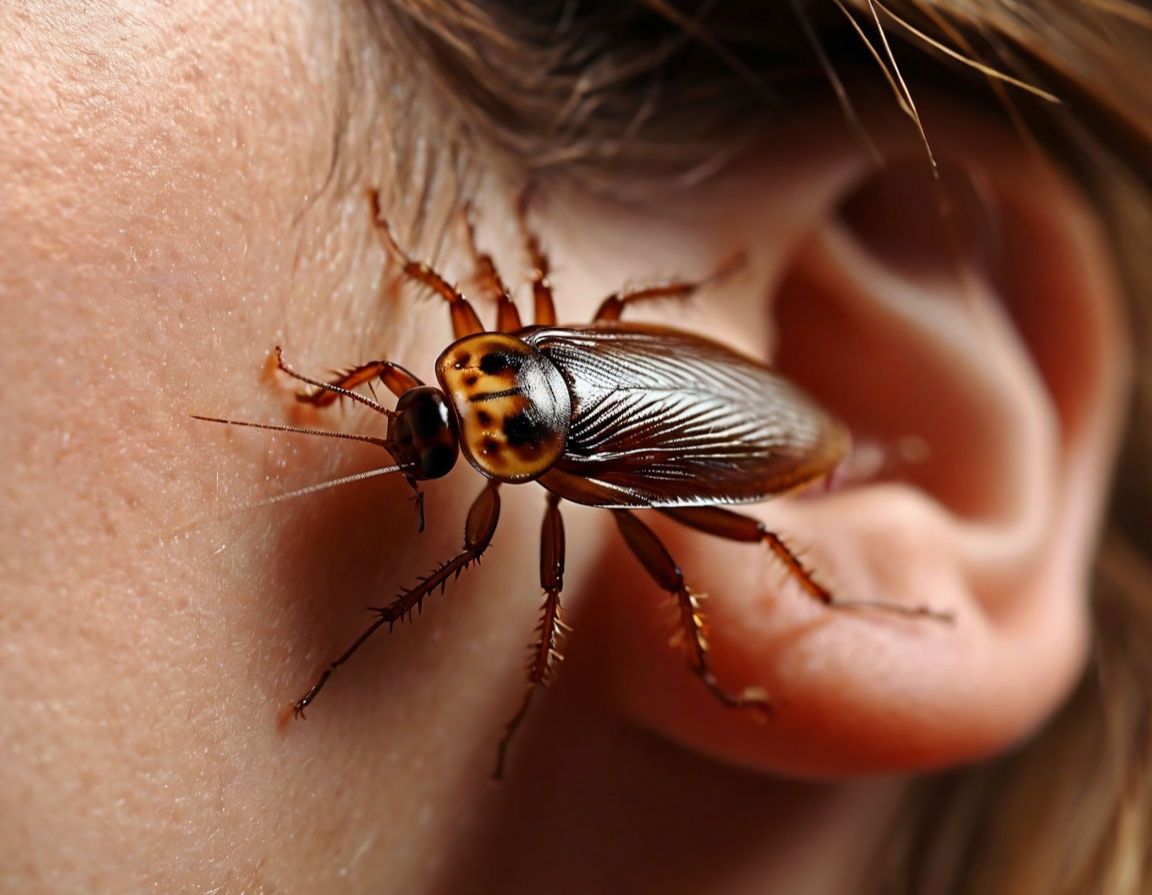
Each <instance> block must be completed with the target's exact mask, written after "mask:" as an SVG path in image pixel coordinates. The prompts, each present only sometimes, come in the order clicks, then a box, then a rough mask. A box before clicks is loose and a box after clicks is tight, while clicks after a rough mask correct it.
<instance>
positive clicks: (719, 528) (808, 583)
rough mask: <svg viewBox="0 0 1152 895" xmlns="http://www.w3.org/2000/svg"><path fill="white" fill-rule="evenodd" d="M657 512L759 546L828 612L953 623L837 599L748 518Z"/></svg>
mask: <svg viewBox="0 0 1152 895" xmlns="http://www.w3.org/2000/svg"><path fill="white" fill-rule="evenodd" d="M660 512H661V513H663V514H664V515H666V516H668V517H670V518H672V519H675V520H676V521H677V522H679V523H680V524H682V525H687V526H688V527H689V528H695V529H696V530H697V531H702V532H705V533H706V534H710V535H715V536H716V537H719V538H725V539H726V540H729V541H743V542H745V543H756V542H763V543H764V544H766V545H767V546H768V549H770V550H771V551H772V552H773V553H774V554H775V555H776V557H777V558H778V559H779V560H780V561H781V562H782V563H783V564H784V567H785V568H786V569H787V570H788V573H789V574H790V575H791V576H792V577H793V578H795V579H796V581H797V583H798V584H799V585H800V586H801V587H802V588H803V589H804V592H805V593H806V594H808V596H810V597H812V598H813V599H814V600H817V601H819V602H820V603H823V604H824V605H825V606H827V607H828V608H829V609H843V610H874V611H877V612H889V613H892V614H894V615H905V616H910V617H915V618H928V619H932V620H933V621H939V622H951V621H952V620H953V617H952V613H950V612H942V611H940V610H936V609H932V608H931V607H928V606H904V605H901V604H899V603H886V602H884V601H882V600H842V599H840V598H839V597H837V596H835V595H834V594H832V592H831V591H829V590H828V589H827V588H826V587H824V586H823V585H822V584H820V582H818V581H817V580H816V579H815V578H814V577H812V573H811V572H810V571H809V570H808V569H807V568H806V567H805V566H804V563H802V562H801V561H800V558H799V557H798V556H796V554H795V553H793V552H792V550H791V549H790V548H789V547H788V545H787V544H785V543H784V541H783V540H782V539H781V537H780V536H779V535H778V534H776V533H775V532H772V531H769V530H768V529H767V528H766V527H765V526H764V523H763V522H761V521H760V520H758V519H754V518H753V517H751V516H745V515H744V514H742V513H737V512H734V511H732V510H728V509H725V508H723V507H682V508H662V509H661V510H660Z"/></svg>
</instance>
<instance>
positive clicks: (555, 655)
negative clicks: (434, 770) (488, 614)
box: [493, 494, 568, 780]
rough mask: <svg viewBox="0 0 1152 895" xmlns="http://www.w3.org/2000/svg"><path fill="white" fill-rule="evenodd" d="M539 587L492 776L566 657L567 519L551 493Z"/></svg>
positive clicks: (499, 772) (497, 772) (501, 767)
mask: <svg viewBox="0 0 1152 895" xmlns="http://www.w3.org/2000/svg"><path fill="white" fill-rule="evenodd" d="M540 587H541V589H542V590H543V591H544V606H543V608H542V609H541V610H540V624H539V625H538V626H537V628H536V631H537V633H538V634H539V637H538V638H537V640H536V643H534V644H533V645H532V646H531V647H530V649H531V658H530V659H529V660H528V682H527V685H526V686H525V688H524V698H523V699H522V700H521V702H520V707H519V708H518V709H517V710H516V714H515V715H513V716H512V718H511V720H509V721H508V723H507V724H505V725H504V735H503V736H502V737H501V738H500V747H499V749H498V751H497V753H496V770H495V772H494V773H493V776H494V777H495V778H496V779H497V780H499V779H500V778H501V777H503V776H504V760H505V758H506V757H507V753H508V744H509V743H510V742H511V741H512V735H513V734H514V733H515V732H516V729H517V728H518V727H519V726H520V722H521V721H523V720H524V716H525V715H527V714H528V706H529V705H530V704H531V702H532V696H533V695H534V694H535V693H536V688H537V687H545V686H547V685H548V682H549V681H550V680H551V678H552V673H553V671H554V670H555V668H556V664H557V663H558V662H559V661H560V660H561V659H563V658H564V657H563V656H562V655H561V654H560V639H561V637H562V636H563V635H564V634H565V633H566V632H567V631H568V628H567V626H566V625H565V624H564V622H563V621H562V620H561V618H560V592H561V591H562V590H563V589H564V520H563V518H562V517H561V515H560V498H559V497H557V496H556V495H555V494H549V495H548V510H547V512H546V513H545V514H544V525H543V527H542V529H541V532H540Z"/></svg>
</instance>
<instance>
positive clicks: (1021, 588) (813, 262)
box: [588, 107, 1126, 775]
mask: <svg viewBox="0 0 1152 895" xmlns="http://www.w3.org/2000/svg"><path fill="white" fill-rule="evenodd" d="M928 124H929V126H928V134H929V139H930V141H931V146H932V149H933V151H934V153H935V155H936V158H937V160H938V162H939V164H940V170H941V173H942V176H941V178H940V180H939V181H937V180H935V179H934V178H933V177H932V176H931V173H930V169H929V168H928V166H927V162H926V156H925V152H924V146H923V144H922V143H920V142H919V141H918V139H917V138H916V137H915V135H914V134H913V133H910V132H909V128H907V127H905V126H902V125H900V124H898V123H893V122H890V121H885V120H883V119H882V118H879V117H878V118H876V119H875V120H870V121H869V122H868V124H867V127H868V130H869V133H870V136H871V137H872V139H873V140H874V141H876V143H877V146H878V147H879V148H880V150H881V152H882V154H883V155H884V156H885V158H886V165H885V167H884V168H882V169H877V167H876V166H875V165H874V163H873V162H872V161H871V160H870V159H869V157H868V155H867V154H866V153H865V152H864V151H862V150H859V149H858V148H856V147H857V146H858V143H854V141H853V138H852V136H851V135H847V134H846V133H845V132H844V131H843V130H841V129H838V128H835V127H828V128H826V129H824V130H819V129H812V130H809V131H807V132H806V133H805V134H804V142H805V145H806V147H807V150H806V152H805V153H797V152H796V151H795V150H794V149H782V150H774V149H772V148H769V149H767V150H766V151H765V154H764V155H762V156H761V157H760V158H759V159H758V161H757V165H758V168H757V170H759V171H769V172H771V173H769V174H764V175H755V174H754V175H748V176H749V177H750V184H754V185H750V186H749V188H748V190H747V191H745V193H744V196H743V200H744V201H745V202H746V203H750V202H754V200H755V197H756V196H759V195H762V196H763V197H764V202H763V203H762V207H764V208H767V209H769V211H767V212H765V215H769V216H772V215H774V216H775V217H774V219H773V221H772V223H771V226H765V227H764V228H763V229H764V230H765V231H767V232H772V233H773V234H774V238H775V239H776V240H778V242H776V243H775V245H774V247H773V248H772V250H771V252H774V253H775V260H773V261H772V262H770V263H768V264H767V265H765V266H763V267H762V268H761V270H762V272H763V271H767V275H766V284H767V285H766V293H767V298H768V300H769V302H770V305H771V313H772V317H773V319H774V322H775V327H774V333H773V336H772V341H773V342H774V344H775V356H774V359H773V360H774V364H775V365H776V366H777V367H778V368H779V369H780V370H781V371H782V372H783V373H784V374H785V375H787V376H788V377H790V378H792V379H793V380H795V381H796V382H798V383H799V384H800V385H802V386H803V387H804V388H806V389H807V390H808V391H809V392H810V393H811V394H812V395H813V396H814V397H815V398H817V400H819V401H820V402H821V403H822V404H824V405H825V406H826V407H827V408H828V409H830V410H832V411H833V412H834V413H835V414H837V415H838V416H840V417H841V419H842V420H843V421H844V422H846V423H847V424H848V425H849V427H850V428H851V429H852V431H853V434H854V436H855V439H856V443H857V450H856V451H855V452H854V454H853V455H852V456H850V457H849V459H848V461H847V463H846V465H845V468H844V470H843V471H842V472H841V474H840V475H841V478H842V479H843V477H845V476H846V477H847V478H848V479H849V480H850V481H849V483H848V484H847V485H844V486H842V487H836V486H835V485H833V487H832V488H830V489H828V490H825V491H813V492H812V493H809V494H805V495H797V496H794V497H785V498H781V499H779V500H777V501H775V502H773V503H770V504H766V505H762V506H761V505H757V506H753V507H750V508H741V509H747V510H748V511H750V512H751V513H753V514H754V515H755V516H757V517H758V518H759V519H761V520H762V521H763V522H765V523H766V524H767V525H768V527H769V528H771V529H772V530H773V531H777V532H780V533H781V534H782V535H784V536H785V537H786V539H787V540H788V542H789V543H790V544H792V545H793V546H795V547H798V548H799V549H800V552H801V554H802V555H803V558H804V562H805V563H806V564H807V565H808V566H809V567H810V568H811V569H812V570H813V573H814V575H815V576H816V577H817V578H818V579H819V580H821V581H822V582H823V583H824V584H825V585H826V586H828V587H829V589H830V590H832V591H833V592H834V594H835V595H836V596H837V597H838V598H839V599H842V600H848V601H851V600H867V601H882V602H887V603H891V604H895V605H899V606H912V605H923V606H928V607H931V608H932V609H935V610H939V611H947V612H950V613H952V614H953V621H952V622H951V623H947V624H946V623H941V622H938V621H933V620H930V619H924V618H908V617H903V616H900V615H898V614H896V613H886V612H884V611H882V610H881V611H859V610H847V609H840V610H837V609H829V608H826V607H825V606H823V605H820V604H818V603H817V602H815V601H813V600H811V599H810V598H809V597H807V596H806V595H805V594H804V592H803V591H802V590H801V589H800V588H799V587H797V586H796V582H795V581H794V580H793V579H791V578H790V577H789V576H788V574H787V573H786V571H785V570H783V569H782V568H781V567H780V565H779V564H778V562H777V561H776V560H775V559H774V558H773V557H772V556H771V555H770V554H769V552H768V551H767V550H762V551H757V550H756V549H754V548H749V547H748V546H747V545H738V544H731V543H726V542H723V541H719V540H716V539H709V538H706V537H705V536H703V535H699V534H696V533H684V532H682V531H679V530H676V529H675V528H674V527H671V526H665V527H661V529H660V530H661V533H662V536H663V537H664V538H665V541H666V543H667V545H668V547H669V549H670V550H671V551H672V553H673V554H674V555H675V557H676V559H677V560H678V562H679V563H680V566H681V567H682V568H683V569H684V570H685V574H686V576H688V577H689V579H690V580H691V582H692V583H693V584H694V585H695V586H696V588H697V589H699V590H703V591H706V592H707V593H709V594H710V595H711V598H710V599H709V600H708V601H707V602H706V603H705V608H706V611H707V613H708V621H709V628H710V636H709V644H710V653H709V656H710V659H711V662H712V664H713V666H714V668H715V670H716V673H717V675H718V676H719V677H720V678H721V679H722V681H723V682H724V683H725V684H727V685H728V686H729V687H730V688H735V689H739V687H740V686H741V685H756V686H759V687H763V688H764V689H765V690H766V691H767V693H768V694H769V696H770V698H771V700H772V704H773V707H774V717H773V718H772V720H771V721H770V722H768V723H766V724H757V723H755V721H754V720H753V719H752V718H751V717H749V716H748V713H747V712H741V711H738V710H732V709H727V708H724V707H722V706H720V705H719V704H718V703H717V702H716V701H715V700H713V699H712V698H711V696H709V694H707V693H706V692H705V691H704V688H702V687H699V685H698V683H697V682H696V681H695V680H694V679H693V678H692V676H691V675H690V674H687V673H686V672H685V671H684V669H683V665H682V662H683V657H682V653H680V652H678V651H676V650H670V649H669V648H668V646H667V643H666V642H665V641H666V638H667V630H668V629H667V621H666V619H664V621H663V623H662V622H661V619H662V616H661V615H660V614H659V610H658V609H657V608H654V607H655V605H656V603H657V597H656V595H655V594H654V593H653V594H651V596H652V599H644V598H643V597H642V596H641V595H640V594H639V593H638V594H636V596H634V597H632V598H630V599H628V600H624V599H615V598H614V599H613V600H611V601H609V600H607V599H600V600H593V601H592V602H593V605H592V606H591V607H590V608H589V609H588V614H589V615H590V616H591V615H595V616H598V617H599V619H600V621H601V622H603V624H604V625H605V626H606V629H607V630H608V631H609V632H610V633H611V636H612V637H613V640H614V641H615V644H614V646H618V645H619V644H620V643H621V641H622V640H623V639H625V638H628V639H631V640H632V641H633V647H632V648H631V649H629V650H627V651H626V653H625V655H624V656H623V657H622V658H621V657H620V656H619V651H618V650H617V649H615V648H614V649H611V650H605V655H615V658H605V659H604V662H605V664H606V669H607V670H606V671H605V672H604V674H603V678H604V680H605V681H606V682H607V683H608V685H609V686H610V687H611V690H612V692H613V693H615V694H616V695H617V698H618V699H619V700H620V706H621V711H622V712H623V714H624V715H625V716H626V717H628V718H630V719H633V720H635V721H637V722H639V723H641V724H643V725H645V726H648V727H650V728H652V729H654V730H655V731H657V732H659V733H661V734H663V735H665V736H667V737H669V738H672V739H674V740H676V741H679V742H681V743H684V744H686V745H688V746H690V747H692V748H694V749H698V750H701V751H703V752H706V753H708V754H711V755H713V756H715V757H717V758H720V759H722V760H726V761H730V762H734V763H739V764H744V765H749V766H754V767H758V768H763V769H769V770H773V771H777V772H784V773H797V774H815V775H829V774H841V773H854V772H863V771H879V770H884V771H899V770H912V769H922V768H931V767H939V766H944V765H948V764H953V763H958V762H964V761H969V760H973V759H976V758H979V757H982V756H986V755H989V754H992V753H995V752H997V751H999V750H1003V749H1005V748H1006V747H1008V746H1010V745H1011V744H1012V743H1014V742H1017V741H1019V740H1020V739H1021V738H1023V737H1025V736H1027V735H1028V734H1029V733H1030V732H1031V731H1033V730H1034V729H1036V727H1037V726H1038V725H1040V724H1041V723H1042V722H1043V721H1044V720H1045V719H1046V718H1047V717H1048V716H1049V715H1050V714H1051V713H1052V711H1053V710H1054V709H1055V707H1056V706H1057V705H1058V704H1059V703H1060V702H1061V700H1062V699H1063V698H1064V697H1065V696H1066V694H1067V693H1068V691H1069V689H1070V688H1071V687H1072V685H1073V684H1074V682H1075V680H1076V678H1077V677H1078V675H1079V673H1080V671H1081V668H1082V666H1083V661H1084V656H1085V652H1086V644H1087V640H1088V615H1087V578H1088V569H1089V566H1090V563H1091V560H1092V554H1093V548H1094V543H1095V539H1096V532H1097V526H1098V522H1099V518H1100V513H1101V504H1102V499H1103V496H1104V492H1105V490H1106V485H1107V478H1108V473H1109V469H1110V466H1111V461H1112V458H1113V452H1114V449H1115V443H1116V440H1117V434H1118V429H1119V425H1120V419H1121V404H1122V399H1123V394H1124V384H1125V374H1126V352H1125V350H1124V348H1123V347H1122V346H1123V345H1124V339H1123V333H1122V324H1121V321H1120V314H1119V306H1120V300H1119V297H1118V288H1117V285H1116V283H1115V280H1114V276H1113V273H1112V270H1111V264H1110V255H1109V251H1108V247H1107V243H1106V241H1105V237H1104V235H1103V233H1102V232H1101V230H1100V226H1099V224H1098V222H1097V220H1096V218H1095V216H1094V214H1093V212H1092V209H1091V208H1090V207H1089V205H1088V204H1087V203H1086V201H1085V200H1084V198H1083V197H1082V196H1081V195H1080V194H1079V192H1078V191H1077V189H1076V188H1075V187H1074V185H1073V184H1072V182H1071V179H1070V177H1069V176H1068V175H1067V174H1065V173H1063V172H1062V171H1060V170H1059V169H1058V168H1056V167H1055V166H1054V165H1053V164H1052V163H1050V162H1048V161H1046V160H1045V159H1044V158H1043V157H1042V156H1041V155H1040V154H1039V153H1038V152H1037V151H1036V150H1035V149H1034V148H1033V147H1032V146H1030V145H1029V144H1027V143H1025V142H1023V141H1021V140H1020V139H1019V137H1018V135H1017V134H1015V133H1013V132H1011V131H1009V130H1008V129H1007V128H1004V127H1002V126H1001V125H1000V124H998V123H996V122H992V121H989V120H986V119H983V118H978V117H976V116H974V115H971V114H968V113H965V112H962V111H959V110H956V109H952V108H947V107H946V108H944V109H943V110H942V112H940V113H938V114H936V115H934V116H932V117H931V118H930V119H929V122H928ZM779 178H783V180H782V181H781V183H782V184H784V185H786V186H785V187H783V188H785V189H786V191H790V194H791V195H792V196H793V199H792V200H791V201H792V206H789V207H784V206H773V204H772V203H773V198H772V197H773V195H774V193H773V191H772V187H773V184H774V182H775V181H776V180H777V179H779ZM756 190H759V191H760V193H756V192H755V191H756ZM942 196H946V197H947V198H946V199H945V200H942V198H941V197H942ZM942 207H943V208H945V209H946V210H945V211H943V212H942V211H941V208H942ZM780 215H784V218H785V219H784V221H783V222H781V221H780V220H779V216H780ZM748 239H749V240H750V241H753V246H754V247H755V244H754V239H755V235H754V233H752V234H750V235H749V237H748ZM781 246H783V248H782V249H781V248H780V247H781ZM909 445H911V446H914V447H915V453H916V454H917V455H919V459H918V460H915V461H913V460H912V459H909V458H904V459H901V457H900V454H901V450H902V448H906V447H907V446H909ZM878 449H879V450H880V451H881V452H883V453H884V455H885V456H886V458H887V459H886V460H885V461H884V462H883V463H882V464H880V465H881V466H882V467H883V468H882V469H880V470H877V469H872V470H871V471H869V470H867V469H865V470H864V471H863V472H861V469H860V468H861V467H862V466H867V465H868V462H867V458H868V456H872V457H875V456H877V450H878ZM905 453H906V451H905ZM854 470H855V471H854ZM853 476H857V479H856V480H854V481H852V480H851V479H852V477H853ZM834 478H835V477H834ZM609 559H610V561H611V562H612V563H613V564H614V565H617V566H618V568H620V570H621V574H622V575H623V576H624V577H625V579H626V580H625V583H624V585H623V586H625V587H633V588H635V589H636V590H637V591H640V592H643V593H645V594H648V593H649V592H652V591H654V588H653V586H652V585H651V584H650V583H649V582H647V581H646V580H645V579H644V577H643V574H642V573H640V572H634V570H633V569H632V566H630V565H629V564H628V560H627V557H625V556H624V555H623V554H618V555H611V556H610V557H609ZM637 639H640V640H643V641H644V644H643V646H640V645H637V644H635V641H636V640H637Z"/></svg>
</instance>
